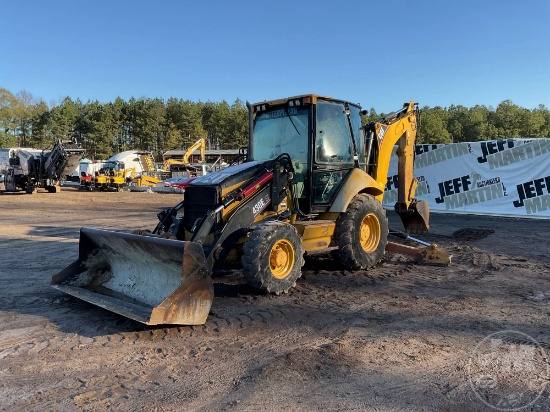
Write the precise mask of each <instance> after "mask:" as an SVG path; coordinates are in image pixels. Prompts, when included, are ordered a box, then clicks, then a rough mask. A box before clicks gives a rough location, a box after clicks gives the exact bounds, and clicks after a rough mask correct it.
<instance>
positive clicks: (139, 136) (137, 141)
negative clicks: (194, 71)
mask: <svg viewBox="0 0 550 412" xmlns="http://www.w3.org/2000/svg"><path fill="white" fill-rule="evenodd" d="M384 114H385V113H377V112H376V110H375V109H374V108H371V109H370V111H368V113H367V114H366V115H365V119H364V120H365V122H369V121H373V120H375V119H378V118H379V117H381V116H383V115H384ZM201 137H206V139H207V148H210V149H236V148H239V147H243V146H246V143H247V138H248V114H247V109H246V106H245V104H244V102H242V101H241V100H239V99H237V100H235V101H234V102H233V103H232V104H229V103H227V102H226V101H222V102H210V101H208V102H193V101H190V100H184V99H180V98H174V97H171V98H169V99H167V100H164V99H159V98H154V99H150V98H139V99H135V98H131V99H129V100H128V101H126V100H123V99H121V98H120V97H119V98H117V99H116V100H115V101H114V102H109V103H100V102H99V101H97V100H94V101H91V100H88V101H87V102H82V101H81V100H80V99H76V100H73V99H71V98H70V97H65V98H64V99H63V100H62V101H61V102H59V103H57V104H51V105H47V104H46V103H45V102H44V100H43V99H40V98H36V97H34V96H32V94H30V93H29V92H26V91H22V92H19V93H17V94H13V93H11V92H10V91H8V90H6V89H3V88H0V147H14V146H21V147H34V148H47V147H50V146H52V144H53V142H54V141H55V139H58V138H60V139H67V140H68V139H72V138H76V139H77V141H78V142H79V143H81V144H82V145H83V147H84V148H85V149H86V150H87V156H88V157H90V158H92V159H106V158H108V157H110V156H112V155H113V154H116V153H119V152H122V151H124V150H134V149H139V150H149V151H152V152H153V153H154V154H155V155H156V157H157V158H159V159H160V158H161V157H162V153H164V152H166V151H168V150H174V149H179V150H185V149H186V148H188V147H189V146H191V145H192V144H193V143H194V142H196V141H197V140H198V139H200V138H201ZM514 137H529V138H531V137H550V111H549V110H548V109H547V108H546V107H545V106H544V105H542V104H541V105H539V106H538V108H536V109H532V110H530V109H525V108H522V107H519V106H517V105H515V104H514V103H513V102H512V101H510V100H505V101H503V102H501V103H500V104H499V105H498V106H497V108H496V109H493V108H492V107H487V106H482V105H476V106H475V107H471V108H468V107H465V106H460V105H459V106H454V105H451V106H450V107H448V108H443V107H439V106H436V107H433V108H431V107H428V106H425V107H422V108H421V124H420V130H419V133H418V136H417V143H451V142H473V141H479V140H494V139H506V138H514Z"/></svg>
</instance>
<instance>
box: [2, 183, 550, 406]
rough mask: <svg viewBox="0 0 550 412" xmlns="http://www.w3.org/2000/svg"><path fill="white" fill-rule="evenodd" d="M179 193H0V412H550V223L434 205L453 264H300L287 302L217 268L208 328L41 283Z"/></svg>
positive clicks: (436, 230) (435, 226)
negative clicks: (95, 235) (87, 234)
mask: <svg viewBox="0 0 550 412" xmlns="http://www.w3.org/2000/svg"><path fill="white" fill-rule="evenodd" d="M180 197H181V195H175V194H154V193H130V192H124V193H95V192H79V191H77V190H75V189H72V188H64V189H63V191H62V192H61V193H57V194H49V193H46V192H39V193H35V194H33V195H26V194H22V193H21V194H20V193H0V212H1V213H0V256H1V259H0V410H6V411H8V410H9V411H14V410H24V411H28V410H37V411H43V410H55V411H73V410H88V411H102V410H108V409H109V410H117V411H118V410H120V411H136V410H158V411H183V410H199V411H211V410H239V411H241V410H243V411H256V410H274V411H275V410H277V411H310V410H331V411H335V410H338V411H349V410H367V411H371V410H372V411H411V410H427V411H448V412H452V411H484V410H491V408H495V409H499V410H512V409H518V410H521V409H522V408H524V407H525V408H524V409H525V410H533V411H550V385H548V382H549V380H550V376H549V373H548V364H549V362H548V358H547V357H546V355H545V352H546V353H550V270H549V265H550V257H549V247H548V245H549V244H550V221H548V220H527V219H523V220H522V219H512V218H495V217H480V216H465V215H444V214H432V219H431V228H432V231H431V233H430V235H427V236H423V237H422V238H423V239H425V240H428V241H431V242H435V243H437V244H438V245H440V246H441V247H443V248H444V249H445V250H447V251H448V252H449V253H450V254H452V255H453V261H452V265H451V266H450V267H433V266H419V265H417V264H415V263H414V262H413V261H412V260H411V258H409V257H404V256H400V255H391V254H387V256H386V258H385V260H384V261H383V262H382V263H381V264H380V265H379V266H377V267H375V268H374V269H371V270H369V271H368V272H367V271H357V272H349V271H345V270H341V269H340V268H339V266H338V265H337V264H336V263H335V262H334V261H333V260H332V259H331V257H330V255H329V256H318V257H311V258H307V259H306V265H305V267H304V269H303V276H302V278H300V279H299V280H298V283H297V286H296V288H293V289H291V290H290V292H289V293H288V294H284V295H281V296H264V295H257V294H255V293H254V292H252V291H251V290H250V289H249V288H248V287H247V286H246V284H244V283H243V280H242V279H241V277H240V276H238V274H234V275H229V276H226V277H223V278H218V279H216V284H215V295H216V297H215V300H214V304H213V306H212V310H211V313H210V315H209V318H208V320H207V322H206V324H205V325H204V326H196V327H146V326H143V325H141V324H139V323H137V322H134V321H131V320H128V319H126V318H124V317H121V316H118V315H116V314H113V313H111V312H108V311H106V310H103V309H101V308H99V307H96V306H93V305H91V304H88V303H86V302H83V301H80V300H78V299H75V298H73V297H71V296H68V295H65V294H63V293H61V292H59V291H57V290H55V289H53V288H51V287H50V280H51V276H52V275H54V274H56V273H57V272H59V271H60V270H61V269H63V268H64V267H66V266H67V265H69V264H70V263H71V262H72V261H73V260H75V259H76V257H77V252H78V236H79V233H78V231H79V228H80V227H81V226H90V227H99V228H111V229H139V228H152V227H154V225H155V224H156V214H157V213H158V212H159V211H160V210H161V209H163V208H165V207H168V206H172V205H175V204H176V203H178V201H179V200H180ZM390 221H391V225H392V226H396V225H397V223H396V221H395V216H390ZM498 333H500V335H498V336H497V335H494V336H493V338H490V340H485V341H484V339H485V338H487V337H489V335H491V334H498ZM484 343H485V344H486V345H485V346H484ZM487 345H488V346H487ZM487 347H488V348H490V350H489V351H487V350H486V348H487ZM491 348H492V349H491ZM514 351H515V352H514ZM510 355H514V356H512V357H510ZM526 355H528V356H527V357H526ZM518 365H519V366H518Z"/></svg>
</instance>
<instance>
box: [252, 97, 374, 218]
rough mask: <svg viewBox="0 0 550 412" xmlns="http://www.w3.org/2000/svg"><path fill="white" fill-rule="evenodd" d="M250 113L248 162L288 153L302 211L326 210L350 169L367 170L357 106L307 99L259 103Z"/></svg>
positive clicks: (341, 102) (359, 109)
mask: <svg viewBox="0 0 550 412" xmlns="http://www.w3.org/2000/svg"><path fill="white" fill-rule="evenodd" d="M249 111H250V116H251V129H252V133H251V136H250V139H249V147H248V156H249V157H248V159H249V160H269V159H274V158H275V157H277V156H278V155H280V154H281V153H288V154H289V155H290V158H291V159H292V164H293V167H294V169H295V173H296V177H295V183H294V190H295V192H296V194H297V196H298V198H299V200H298V201H299V206H300V209H301V210H302V212H304V213H320V212H325V211H327V210H328V209H329V207H330V205H331V204H332V201H333V199H334V197H335V195H336V194H337V193H338V191H339V190H340V188H341V187H342V184H343V182H344V181H345V179H346V178H347V176H348V175H349V173H350V172H351V170H352V169H353V168H355V167H361V168H363V170H364V169H365V158H364V155H362V154H363V153H364V138H363V131H362V126H361V107H360V106H359V105H357V104H353V103H349V102H345V101H342V100H336V99H332V98H330V97H321V96H317V95H305V96H297V97H292V98H288V99H281V100H273V101H265V102H261V103H256V104H254V105H252V106H251V107H250V108H249Z"/></svg>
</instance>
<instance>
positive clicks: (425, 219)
mask: <svg viewBox="0 0 550 412" xmlns="http://www.w3.org/2000/svg"><path fill="white" fill-rule="evenodd" d="M398 205H399V204H396V205H395V206H396V207H395V211H396V212H397V214H398V215H399V217H400V218H401V221H402V222H403V226H404V227H405V231H406V232H409V233H424V232H429V231H430V207H429V206H428V202H426V201H425V200H416V199H414V200H413V201H412V202H411V204H410V205H409V207H408V208H407V209H405V210H402V209H401V208H399V207H398Z"/></svg>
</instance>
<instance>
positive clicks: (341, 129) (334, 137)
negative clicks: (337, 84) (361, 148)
mask: <svg viewBox="0 0 550 412" xmlns="http://www.w3.org/2000/svg"><path fill="white" fill-rule="evenodd" d="M315 122H316V123H315V125H316V127H315V133H316V134H315V162H316V163H329V164H333V163H353V146H352V142H351V132H350V130H349V123H348V118H347V115H346V113H345V109H344V105H343V104H342V103H336V102H326V101H318V102H317V115H316V120H315Z"/></svg>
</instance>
